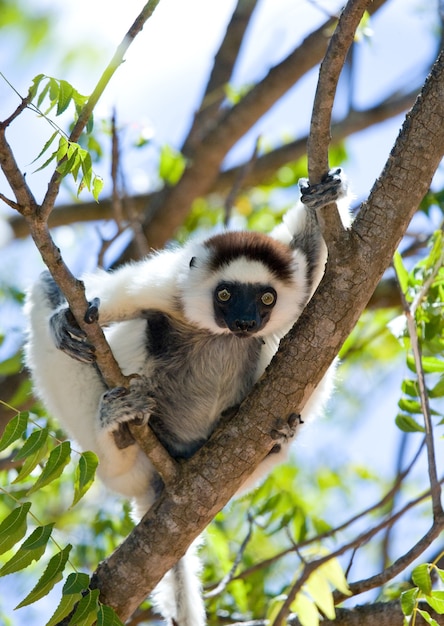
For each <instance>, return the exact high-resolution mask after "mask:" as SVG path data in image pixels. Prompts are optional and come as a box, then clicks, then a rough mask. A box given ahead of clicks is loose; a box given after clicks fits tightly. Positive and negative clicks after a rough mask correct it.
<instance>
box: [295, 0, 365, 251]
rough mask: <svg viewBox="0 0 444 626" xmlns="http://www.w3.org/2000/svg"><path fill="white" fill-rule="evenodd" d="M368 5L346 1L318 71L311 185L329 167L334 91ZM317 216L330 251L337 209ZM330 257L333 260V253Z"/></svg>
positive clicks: (338, 222)
mask: <svg viewBox="0 0 444 626" xmlns="http://www.w3.org/2000/svg"><path fill="white" fill-rule="evenodd" d="M370 4H371V0H349V1H348V2H347V4H346V6H345V8H344V10H343V11H342V14H341V17H340V18H339V22H338V25H337V27H336V29H335V32H334V33H333V36H332V38H331V39H330V43H329V45H328V48H327V52H326V54H325V57H324V60H323V61H322V63H321V67H320V69H319V79H318V84H317V87H316V94H315V99H314V104H313V112H312V117H311V123H310V134H309V137H308V141H307V158H308V176H309V180H310V183H311V184H316V183H319V182H320V181H321V180H322V178H323V176H325V174H327V172H328V170H329V167H330V166H329V159H328V149H329V146H330V139H331V137H330V127H331V116H332V110H333V103H334V99H335V95H336V88H337V84H338V82H339V76H340V75H341V71H342V68H343V67H344V64H345V62H346V59H347V54H348V51H349V50H350V48H351V45H352V43H353V39H354V36H355V32H356V29H357V28H358V26H359V23H360V21H361V19H362V16H363V14H364V11H365V10H366V9H367V7H368V6H369V5H370ZM330 208H331V207H330ZM318 217H319V221H320V224H321V227H322V230H323V233H324V237H325V239H326V241H327V246H328V247H329V249H330V245H329V244H330V242H331V241H332V240H333V241H334V240H337V239H338V238H339V235H340V233H341V232H342V230H343V226H342V222H341V218H340V216H339V213H338V211H337V210H329V208H328V207H326V208H325V209H324V210H323V211H322V212H319V215H318ZM330 258H333V259H334V254H332V255H331V256H330Z"/></svg>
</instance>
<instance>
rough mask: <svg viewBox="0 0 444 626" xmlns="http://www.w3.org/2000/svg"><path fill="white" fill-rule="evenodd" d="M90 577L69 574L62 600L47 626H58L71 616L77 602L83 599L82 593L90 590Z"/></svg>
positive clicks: (75, 573) (80, 574)
mask: <svg viewBox="0 0 444 626" xmlns="http://www.w3.org/2000/svg"><path fill="white" fill-rule="evenodd" d="M88 585H89V576H87V574H82V573H77V572H74V573H72V574H69V576H68V578H67V579H66V581H65V584H64V585H63V591H62V598H61V600H60V603H59V605H58V607H57V609H56V610H55V612H54V614H53V615H52V617H51V619H50V620H49V622H47V624H46V626H57V624H59V623H60V622H61V621H62V619H63V618H64V617H66V616H67V615H69V614H70V613H71V611H72V610H73V609H74V607H75V605H76V604H77V602H79V601H80V600H81V598H82V593H83V592H84V591H85V590H86V589H87V588H88Z"/></svg>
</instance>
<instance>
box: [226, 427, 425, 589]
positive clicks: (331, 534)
mask: <svg viewBox="0 0 444 626" xmlns="http://www.w3.org/2000/svg"><path fill="white" fill-rule="evenodd" d="M424 445H425V439H424V440H423V441H422V443H421V445H420V446H419V448H418V450H417V452H416V454H415V455H414V457H413V459H412V460H411V462H410V464H409V465H408V466H407V467H406V469H405V470H404V471H403V472H402V473H401V474H400V475H399V476H397V479H396V481H395V483H394V484H393V485H392V487H391V489H390V490H389V491H388V492H387V493H386V494H385V495H384V497H383V498H382V499H381V500H379V501H378V502H376V503H375V504H372V505H371V506H369V507H367V508H366V509H365V510H364V511H361V512H360V513H358V514H356V515H354V516H353V517H351V518H350V519H348V520H347V521H345V522H343V523H342V524H340V525H339V526H335V527H334V528H332V529H330V530H328V531H326V532H324V533H321V534H319V535H316V536H315V537H311V538H310V539H306V540H304V541H302V542H301V543H299V546H298V547H299V548H305V547H307V546H310V545H312V544H313V543H318V542H320V541H323V540H325V539H328V538H330V537H334V536H335V535H337V534H338V533H340V532H342V531H344V530H346V529H347V528H348V527H349V526H351V525H352V524H354V523H356V522H358V521H359V520H360V519H362V518H364V517H366V516H367V515H370V514H371V513H373V512H374V511H376V510H377V509H380V508H383V507H385V506H386V505H387V503H388V502H390V500H392V499H393V496H394V494H395V492H396V491H397V490H398V489H399V487H400V485H401V483H402V481H403V480H404V479H405V478H406V476H407V475H408V474H409V472H410V471H411V470H412V469H413V467H414V465H415V463H416V461H417V460H418V459H419V457H420V455H421V452H422V449H423V448H424ZM291 552H294V548H293V546H292V547H291V548H286V549H285V550H282V551H281V552H279V553H278V554H275V555H274V556H272V557H270V558H268V559H265V560H264V561H261V562H260V563H257V564H255V565H252V566H251V567H249V568H248V569H245V570H243V571H242V572H241V573H240V574H238V575H237V576H236V577H235V580H237V579H243V578H247V577H248V576H250V575H251V574H253V573H254V572H256V571H258V570H260V569H264V568H266V567H269V566H270V565H272V564H273V563H275V562H276V561H279V560H280V559H282V558H283V557H284V556H286V555H287V554H290V553H291Z"/></svg>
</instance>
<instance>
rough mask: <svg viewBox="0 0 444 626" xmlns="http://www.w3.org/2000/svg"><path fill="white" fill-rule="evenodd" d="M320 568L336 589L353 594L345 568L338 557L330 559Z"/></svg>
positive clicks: (346, 593)
mask: <svg viewBox="0 0 444 626" xmlns="http://www.w3.org/2000/svg"><path fill="white" fill-rule="evenodd" d="M319 569H320V571H321V572H322V574H323V576H325V578H326V579H327V580H328V581H329V582H330V583H331V584H332V585H333V587H334V588H335V589H337V590H338V591H340V592H341V593H343V594H345V595H347V596H349V595H350V594H351V591H350V589H349V587H348V583H347V579H346V577H345V573H344V570H343V569H342V567H341V564H340V563H339V560H338V559H336V558H333V559H330V560H328V561H327V562H326V563H324V565H322V566H321V567H320V568H319Z"/></svg>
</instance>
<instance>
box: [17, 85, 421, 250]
mask: <svg viewBox="0 0 444 626" xmlns="http://www.w3.org/2000/svg"><path fill="white" fill-rule="evenodd" d="M418 91H419V88H418V89H415V90H413V91H411V92H410V93H408V94H405V95H403V96H398V97H395V96H394V95H390V96H389V97H387V98H386V99H384V100H383V101H382V102H380V103H379V104H377V105H376V106H374V107H371V108H370V109H365V110H362V111H352V112H351V113H350V114H349V115H348V116H347V118H346V119H344V120H341V121H340V122H337V123H335V124H333V126H332V129H331V133H332V144H335V143H337V142H340V141H341V140H343V139H344V138H345V137H348V136H349V135H351V134H353V133H356V132H359V131H360V130H364V129H366V128H368V127H369V126H371V125H373V124H378V123H380V122H383V121H385V120H387V119H389V118H391V117H393V116H395V115H399V113H402V112H403V111H405V110H406V109H408V108H409V107H410V106H411V105H412V104H413V102H414V100H415V98H416V96H417V94H418ZM306 146H307V137H302V138H301V139H298V140H297V141H292V142H290V143H288V144H285V145H283V146H279V147H278V148H276V149H275V150H272V151H271V152H267V153H266V154H263V155H261V156H260V157H258V158H257V159H256V161H255V163H254V166H253V168H252V169H251V171H249V172H248V173H247V174H246V175H245V176H244V177H243V178H242V184H241V187H240V190H245V189H248V188H250V187H254V186H255V185H258V184H260V183H263V182H266V181H268V180H270V179H272V178H273V176H275V175H276V172H277V170H278V169H279V168H280V167H282V166H284V165H286V164H287V163H289V162H291V161H297V160H298V159H300V158H301V157H302V156H303V155H304V154H305V152H306ZM245 165H246V163H243V164H241V165H239V166H237V167H233V168H230V169H228V170H225V171H223V172H221V173H220V174H219V176H218V178H217V179H216V180H215V182H214V184H213V185H212V186H211V187H210V189H209V190H208V193H209V194H212V193H217V194H226V193H227V192H229V190H230V189H232V187H233V185H234V184H235V181H236V179H238V177H239V173H240V172H241V171H242V170H243V169H244V168H245ZM151 199H152V194H140V195H135V196H131V198H128V201H129V202H131V207H132V213H133V216H132V217H133V219H135V216H136V215H140V216H141V215H143V214H144V212H145V211H146V208H147V206H148V204H149V203H150V200H151ZM112 217H113V208H112V199H111V198H101V199H100V203H97V202H95V201H90V202H76V203H73V204H64V205H58V206H56V207H55V209H54V211H53V212H52V213H51V215H50V217H49V221H48V223H49V225H50V227H51V228H55V227H56V226H62V225H63V226H65V225H67V224H72V223H75V222H88V221H96V220H107V219H112ZM163 219H165V222H167V221H168V219H169V216H168V215H167V214H165V215H164V216H163ZM9 225H10V226H11V228H12V230H13V232H14V236H15V237H17V238H21V237H25V236H27V235H28V228H27V226H26V223H25V222H24V221H23V219H22V218H21V217H20V216H17V217H12V218H11V219H10V220H9ZM173 234H174V233H173V232H169V233H168V235H167V238H168V239H170V238H171V237H172V236H173ZM148 236H149V242H150V245H151V246H152V247H153V248H160V247H162V246H163V245H164V243H165V241H162V240H157V239H155V238H154V237H153V236H152V234H151V233H149V232H148Z"/></svg>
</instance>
